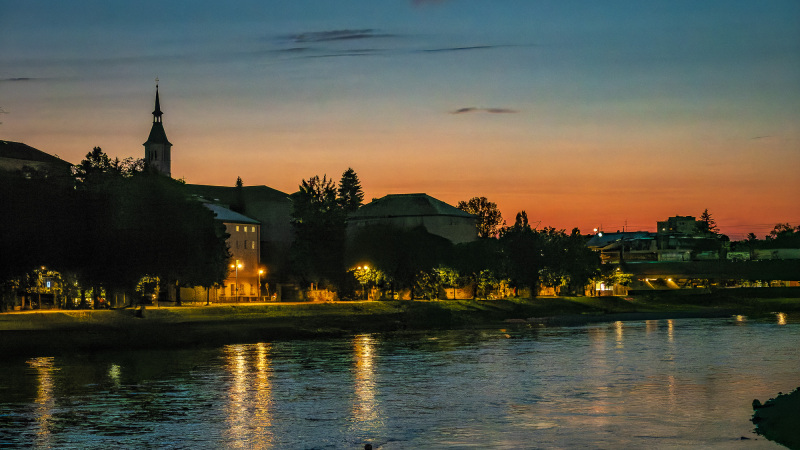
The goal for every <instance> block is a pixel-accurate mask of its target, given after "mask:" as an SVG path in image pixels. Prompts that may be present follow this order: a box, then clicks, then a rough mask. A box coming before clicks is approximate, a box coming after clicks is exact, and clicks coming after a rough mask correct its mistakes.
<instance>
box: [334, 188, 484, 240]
mask: <svg viewBox="0 0 800 450" xmlns="http://www.w3.org/2000/svg"><path fill="white" fill-rule="evenodd" d="M476 220H477V218H476V217H475V216H474V215H472V214H470V213H468V212H465V211H462V210H460V209H458V208H456V207H453V206H451V205H448V204H447V203H445V202H443V201H441V200H437V199H435V198H433V197H431V196H429V195H427V194H390V195H387V196H385V197H381V198H379V199H376V200H373V201H371V202H370V203H367V204H366V205H364V206H362V207H360V208H359V209H358V210H356V211H355V212H353V213H352V214H350V216H348V218H347V233H348V236H352V235H354V234H355V233H357V232H358V230H360V229H363V228H365V227H369V226H373V225H389V226H393V227H396V228H399V229H402V230H410V229H413V228H416V227H418V226H424V227H425V229H426V230H428V233H431V234H435V235H437V236H441V237H444V238H446V239H448V240H450V242H452V243H454V244H460V243H463V242H471V241H474V240H476V239H477V238H478V230H477V228H476V227H475V221H476Z"/></svg>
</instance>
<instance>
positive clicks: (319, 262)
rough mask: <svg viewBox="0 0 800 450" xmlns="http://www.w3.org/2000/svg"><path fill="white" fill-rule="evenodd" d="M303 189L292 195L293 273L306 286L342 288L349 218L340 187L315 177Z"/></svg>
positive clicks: (304, 183)
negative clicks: (314, 284)
mask: <svg viewBox="0 0 800 450" xmlns="http://www.w3.org/2000/svg"><path fill="white" fill-rule="evenodd" d="M299 188H300V189H299V191H298V192H296V193H294V194H292V205H293V210H292V227H293V228H294V232H295V241H294V243H293V244H292V248H291V251H290V252H291V253H290V259H291V266H292V271H293V272H294V275H295V276H297V277H298V278H300V279H301V280H302V281H303V282H305V283H309V282H310V283H317V284H333V285H339V284H341V282H342V281H343V277H344V267H343V264H342V257H343V254H344V232H345V215H344V212H343V210H342V208H341V207H340V205H339V202H338V201H337V197H336V186H335V185H334V183H333V181H331V180H328V179H327V177H326V176H323V177H322V178H319V176H316V175H315V176H313V177H311V178H309V179H308V180H302V182H301V184H300V186H299Z"/></svg>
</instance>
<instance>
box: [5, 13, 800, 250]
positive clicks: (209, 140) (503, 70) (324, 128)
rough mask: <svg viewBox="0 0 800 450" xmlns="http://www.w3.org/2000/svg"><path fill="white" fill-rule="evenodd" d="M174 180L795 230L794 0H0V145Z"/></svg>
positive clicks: (799, 29) (733, 230) (546, 216)
mask: <svg viewBox="0 0 800 450" xmlns="http://www.w3.org/2000/svg"><path fill="white" fill-rule="evenodd" d="M156 76H157V77H158V78H159V80H160V92H161V100H162V108H163V110H164V113H165V114H164V125H165V128H166V130H167V135H168V137H169V138H170V140H171V141H172V143H173V144H174V147H173V175H175V176H177V177H185V178H186V180H187V181H188V182H192V183H208V184H223V185H226V184H233V182H234V181H235V180H236V177H237V176H241V177H242V178H243V179H244V181H245V184H266V185H269V186H272V187H274V188H276V189H280V190H283V191H286V192H292V191H293V190H295V189H296V187H297V185H298V184H299V182H300V180H301V179H303V178H308V177H310V176H313V175H315V174H320V175H322V174H328V175H329V176H332V177H334V178H338V176H339V175H340V174H341V173H342V172H344V170H346V169H347V167H350V166H352V167H353V168H354V169H355V170H356V171H357V172H358V174H359V176H360V177H361V179H362V184H363V185H364V189H365V191H366V194H367V197H368V198H372V197H380V196H382V195H385V194H387V193H399V192H427V193H428V194H430V195H433V196H434V197H437V198H440V199H442V200H444V201H447V202H450V203H453V204H454V203H455V202H457V201H458V200H464V199H468V198H470V197H472V196H476V195H484V196H487V197H489V199H490V200H493V201H496V202H497V203H498V205H499V206H500V208H501V210H502V211H503V214H504V216H505V217H506V218H507V219H508V220H512V221H513V217H514V214H515V213H516V212H517V211H519V210H521V209H524V210H526V211H527V212H528V215H529V217H531V219H533V218H536V219H535V220H534V222H538V221H540V220H541V221H542V225H549V226H555V227H558V228H567V229H569V228H572V227H574V226H578V227H580V228H581V229H582V230H584V231H589V230H590V229H591V228H593V227H596V226H600V225H602V226H603V227H604V228H605V229H620V228H621V227H622V226H623V225H625V224H626V223H627V225H628V227H629V229H644V230H647V229H654V227H655V222H656V221H657V220H663V219H665V218H666V217H668V216H671V215H676V214H680V215H699V214H700V213H701V212H702V210H703V209H705V208H708V209H709V210H710V211H711V212H712V214H713V215H714V217H715V218H716V220H717V222H718V223H719V225H720V226H721V227H722V228H723V231H725V232H728V233H729V234H731V236H732V237H740V235H742V234H745V233H747V232H750V231H753V232H756V233H757V234H759V235H763V234H766V233H767V232H768V231H769V229H771V227H772V225H774V224H775V223H777V222H791V223H793V224H795V225H796V224H800V206H799V205H798V202H797V201H796V197H797V195H796V193H797V192H800V179H799V178H800V177H799V176H798V173H800V2H797V1H794V0H792V1H780V0H775V1H769V2H752V1H747V2H745V1H703V2H690V1H648V2H635V1H604V2H591V1H530V0H529V1H466V0H465V1H458V0H450V1H447V0H440V1H411V0H405V1H399V0H398V1H371V2H366V1H348V2H331V1H321V0H317V1H295V2H272V1H267V2H236V3H235V4H233V5H226V4H223V3H220V2H213V3H212V2H200V1H197V2H188V1H184V2H152V1H143V2H135V3H134V2H130V3H128V2H125V3H122V2H100V1H97V2H85V1H77V2H62V1H24V2H19V1H6V0H0V107H2V108H3V111H4V112H5V114H0V121H2V122H3V123H2V124H0V139H6V140H13V141H21V142H25V143H27V144H29V145H32V146H34V147H37V148H39V149H41V150H43V151H46V152H49V153H54V154H58V155H59V156H61V157H62V158H64V159H67V160H68V161H71V162H78V161H79V160H80V159H82V158H83V156H84V155H85V154H86V153H87V152H88V151H89V150H91V148H92V147H94V146H100V147H102V148H103V149H104V150H106V151H107V152H108V153H109V154H111V155H112V156H119V157H126V156H136V157H141V156H142V155H143V147H142V146H141V145H142V142H144V140H145V139H146V136H147V133H148V131H149V127H150V123H151V121H152V117H151V116H150V112H151V111H152V102H153V94H154V78H155V77H156Z"/></svg>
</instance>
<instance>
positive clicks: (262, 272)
mask: <svg viewBox="0 0 800 450" xmlns="http://www.w3.org/2000/svg"><path fill="white" fill-rule="evenodd" d="M263 274H264V269H258V301H261V275H263Z"/></svg>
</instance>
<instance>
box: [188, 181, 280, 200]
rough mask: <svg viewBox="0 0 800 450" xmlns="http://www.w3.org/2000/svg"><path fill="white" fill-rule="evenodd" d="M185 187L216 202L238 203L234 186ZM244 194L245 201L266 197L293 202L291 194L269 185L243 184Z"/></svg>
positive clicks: (189, 185) (193, 193)
mask: <svg viewBox="0 0 800 450" xmlns="http://www.w3.org/2000/svg"><path fill="white" fill-rule="evenodd" d="M185 189H186V190H187V191H188V192H189V194H190V195H193V196H196V197H202V198H203V199H205V200H207V201H209V202H214V203H223V204H227V205H232V204H234V203H236V201H237V198H236V196H237V195H238V194H237V191H236V189H237V188H236V187H234V186H209V185H205V184H187V185H185ZM242 195H243V197H244V201H245V202H247V201H248V200H251V201H263V200H265V199H267V200H271V201H276V202H291V200H290V199H289V194H286V193H284V192H281V191H279V190H277V189H272V188H271V187H268V186H243V187H242Z"/></svg>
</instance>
